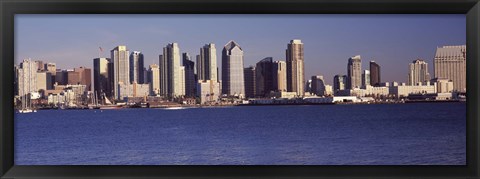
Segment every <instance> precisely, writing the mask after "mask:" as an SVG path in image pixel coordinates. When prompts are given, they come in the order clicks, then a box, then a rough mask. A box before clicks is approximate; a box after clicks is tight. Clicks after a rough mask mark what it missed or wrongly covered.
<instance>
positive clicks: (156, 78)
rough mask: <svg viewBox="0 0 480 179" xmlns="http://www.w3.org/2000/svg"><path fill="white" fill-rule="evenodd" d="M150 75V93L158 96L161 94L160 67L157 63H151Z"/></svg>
mask: <svg viewBox="0 0 480 179" xmlns="http://www.w3.org/2000/svg"><path fill="white" fill-rule="evenodd" d="M148 75H150V77H149V79H150V81H149V82H150V95H152V96H156V95H158V94H160V69H159V67H158V65H157V64H153V65H150V68H149V73H148Z"/></svg>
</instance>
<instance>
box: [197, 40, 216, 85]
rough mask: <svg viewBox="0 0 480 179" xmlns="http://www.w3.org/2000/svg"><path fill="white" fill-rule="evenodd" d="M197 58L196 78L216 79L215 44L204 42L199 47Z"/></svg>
mask: <svg viewBox="0 0 480 179" xmlns="http://www.w3.org/2000/svg"><path fill="white" fill-rule="evenodd" d="M198 57H199V58H198V59H197V74H198V80H212V81H218V74H217V50H216V48H215V44H213V43H210V44H206V45H205V46H203V47H202V48H200V55H199V56H198Z"/></svg>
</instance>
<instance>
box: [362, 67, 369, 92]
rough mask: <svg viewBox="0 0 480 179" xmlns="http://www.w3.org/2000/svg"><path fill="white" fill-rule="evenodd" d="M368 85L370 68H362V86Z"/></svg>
mask: <svg viewBox="0 0 480 179" xmlns="http://www.w3.org/2000/svg"><path fill="white" fill-rule="evenodd" d="M368 85H370V70H363V74H362V88H366V87H367V86H368Z"/></svg>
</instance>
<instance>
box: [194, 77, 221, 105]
mask: <svg viewBox="0 0 480 179" xmlns="http://www.w3.org/2000/svg"><path fill="white" fill-rule="evenodd" d="M197 96H198V97H199V98H200V104H206V103H216V102H218V97H219V96H220V83H219V82H216V81H211V80H205V81H198V83H197Z"/></svg>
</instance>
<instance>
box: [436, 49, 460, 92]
mask: <svg viewBox="0 0 480 179" xmlns="http://www.w3.org/2000/svg"><path fill="white" fill-rule="evenodd" d="M466 61H467V47H466V45H458V46H443V47H438V48H437V51H436V53H435V59H434V73H435V78H446V79H449V80H452V82H453V90H454V91H460V92H465V91H466V87H467V86H466V82H467V78H466V76H467V70H466V66H467V62H466Z"/></svg>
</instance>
